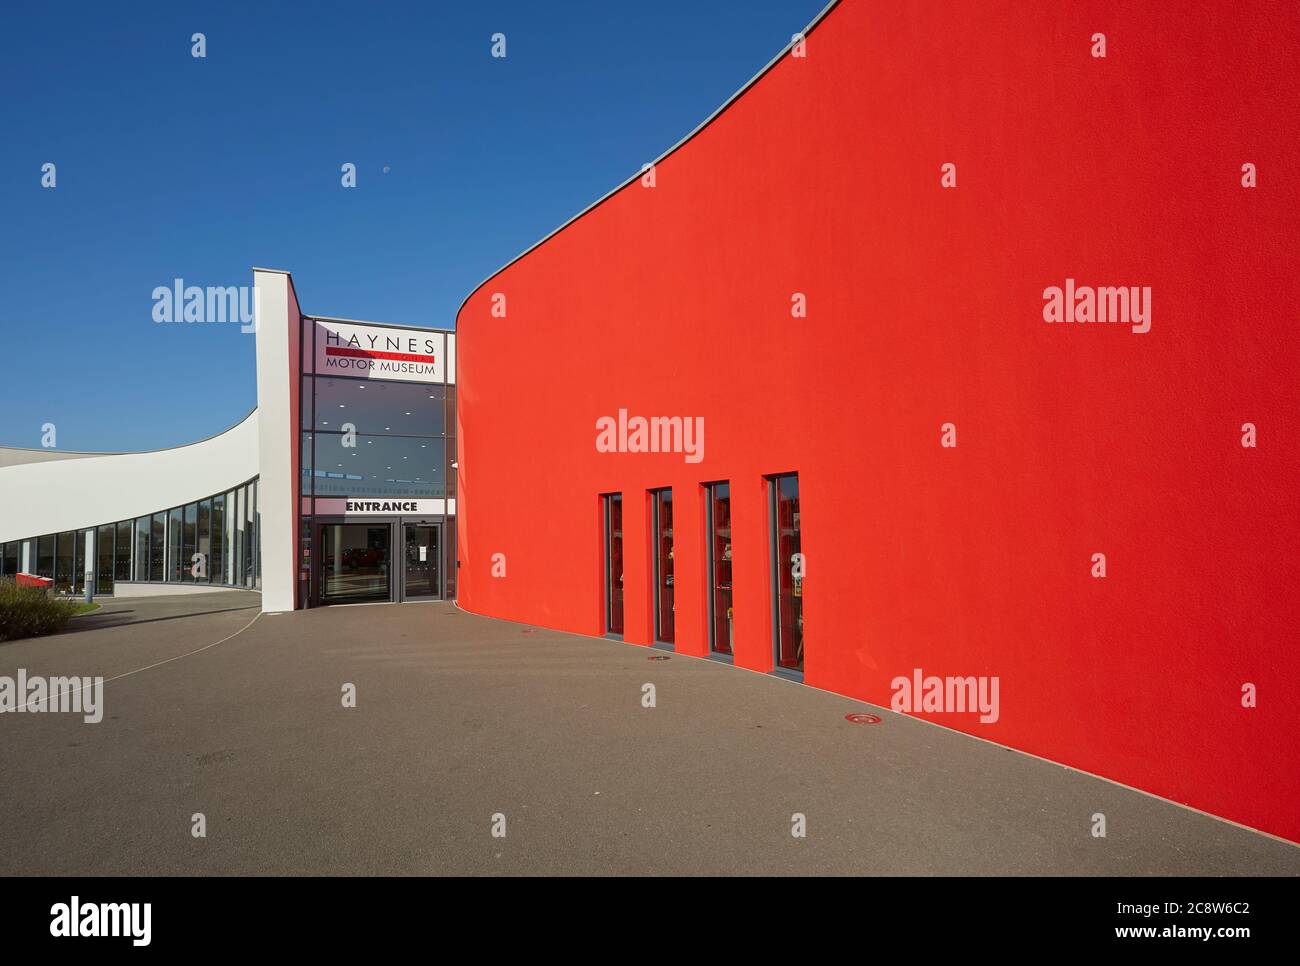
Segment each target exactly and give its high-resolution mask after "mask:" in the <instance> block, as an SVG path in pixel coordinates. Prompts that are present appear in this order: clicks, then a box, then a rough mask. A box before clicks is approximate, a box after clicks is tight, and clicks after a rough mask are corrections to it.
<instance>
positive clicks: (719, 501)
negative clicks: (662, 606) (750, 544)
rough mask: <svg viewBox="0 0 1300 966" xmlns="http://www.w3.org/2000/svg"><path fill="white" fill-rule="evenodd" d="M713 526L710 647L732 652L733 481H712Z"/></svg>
mask: <svg viewBox="0 0 1300 966" xmlns="http://www.w3.org/2000/svg"><path fill="white" fill-rule="evenodd" d="M707 490H708V527H709V649H710V650H712V651H714V652H716V653H718V654H731V653H732V647H733V645H734V643H735V630H734V625H733V624H732V614H731V484H729V483H710V484H708V486H707Z"/></svg>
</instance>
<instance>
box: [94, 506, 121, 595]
mask: <svg viewBox="0 0 1300 966" xmlns="http://www.w3.org/2000/svg"><path fill="white" fill-rule="evenodd" d="M116 533H117V528H116V527H115V526H113V524H111V523H108V524H105V525H104V526H102V527H100V528H99V531H98V533H97V534H96V536H95V593H97V594H111V593H112V592H113V559H114V558H113V537H114V535H115V534H116Z"/></svg>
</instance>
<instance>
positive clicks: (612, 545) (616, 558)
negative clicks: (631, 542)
mask: <svg viewBox="0 0 1300 966" xmlns="http://www.w3.org/2000/svg"><path fill="white" fill-rule="evenodd" d="M605 601H606V604H607V606H606V608H605V631H606V633H609V634H622V633H623V495H622V494H621V493H611V494H609V495H608V496H606V497H605Z"/></svg>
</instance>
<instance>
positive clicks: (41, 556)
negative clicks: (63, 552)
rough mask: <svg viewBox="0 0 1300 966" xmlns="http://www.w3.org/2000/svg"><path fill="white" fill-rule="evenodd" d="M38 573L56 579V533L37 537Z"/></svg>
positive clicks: (40, 575)
mask: <svg viewBox="0 0 1300 966" xmlns="http://www.w3.org/2000/svg"><path fill="white" fill-rule="evenodd" d="M36 574H37V576H39V577H49V578H50V579H51V580H52V579H54V534H52V533H47V534H45V536H43V537H38V538H37V539H36Z"/></svg>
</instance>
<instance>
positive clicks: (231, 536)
mask: <svg viewBox="0 0 1300 966" xmlns="http://www.w3.org/2000/svg"><path fill="white" fill-rule="evenodd" d="M233 506H237V507H238V513H239V514H240V517H239V525H238V527H237V528H236V526H235V519H234V517H233V516H232V515H231V513H230V512H229V511H228V508H229V507H233ZM258 520H259V515H258V510H257V479H256V478H254V479H252V480H250V481H249V482H248V483H246V484H244V485H243V486H240V487H237V488H236V489H234V490H230V491H228V492H226V493H218V494H216V495H215V496H210V497H208V498H206V499H203V500H197V501H195V502H194V503H188V504H183V505H181V506H176V507H169V508H168V509H166V510H160V511H158V512H157V513H153V514H150V515H148V516H142V517H137V518H135V519H134V520H120V521H117V522H115V523H105V524H103V525H101V526H99V527H96V528H95V529H93V530H69V531H66V532H63V533H57V534H56V533H47V534H43V535H41V536H38V537H29V538H27V540H25V541H24V540H16V541H11V542H9V543H6V544H4V545H3V547H2V548H0V574H3V575H4V576H10V575H12V574H15V573H17V572H18V571H19V569H20V564H21V560H22V546H23V544H24V543H29V544H30V546H31V547H32V553H33V561H34V563H35V568H34V573H36V574H37V575H38V576H41V577H49V578H52V579H53V580H54V588H55V590H56V591H57V592H58V593H63V594H74V593H75V594H80V593H82V592H84V590H85V571H86V548H87V539H86V538H87V535H88V534H92V533H93V534H94V539H95V545H94V550H93V555H92V560H91V564H92V571H93V573H94V576H95V583H96V587H95V593H97V594H109V593H112V591H113V587H114V585H115V584H116V583H118V582H122V581H132V580H134V581H167V582H171V581H182V582H189V583H195V582H198V583H211V584H217V585H225V586H235V587H254V588H260V587H261V584H262V582H261V567H262V561H261V553H260V552H259V543H260V541H259V536H260V535H259V532H258ZM235 541H238V544H237V548H236V544H235ZM195 555H202V559H201V560H199V561H195V560H194V557H195ZM196 570H197V571H198V573H195V571H196Z"/></svg>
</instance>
